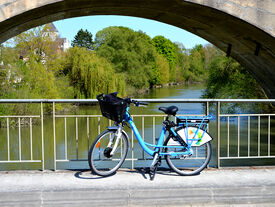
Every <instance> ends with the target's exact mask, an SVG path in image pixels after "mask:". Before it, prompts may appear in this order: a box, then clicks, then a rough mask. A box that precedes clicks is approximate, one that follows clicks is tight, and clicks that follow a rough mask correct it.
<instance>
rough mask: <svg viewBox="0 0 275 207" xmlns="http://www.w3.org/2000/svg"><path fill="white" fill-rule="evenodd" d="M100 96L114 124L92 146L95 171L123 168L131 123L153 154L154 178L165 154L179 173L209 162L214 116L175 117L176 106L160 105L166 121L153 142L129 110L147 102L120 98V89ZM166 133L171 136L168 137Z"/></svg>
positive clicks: (191, 172)
mask: <svg viewBox="0 0 275 207" xmlns="http://www.w3.org/2000/svg"><path fill="white" fill-rule="evenodd" d="M97 99H98V101H99V105H100V109H101V112H102V115H103V116H104V117H107V118H108V119H111V120H113V121H114V125H113V126H110V127H108V128H107V129H106V130H105V131H104V132H102V133H101V134H99V135H98V136H97V137H96V139H95V140H94V142H93V143H92V145H91V148H90V150H89V153H88V162H89V166H90V168H91V171H92V172H93V173H94V174H96V175H99V176H109V175H112V174H114V173H115V172H116V171H117V170H118V169H119V168H120V167H121V165H122V164H123V162H124V160H125V158H126V156H127V152H128V149H129V146H130V144H129V143H130V142H129V137H128V135H127V133H126V132H125V131H124V130H123V127H124V126H126V125H128V124H129V125H130V128H131V129H132V130H133V132H134V134H135V137H136V139H137V140H138V142H139V144H140V146H141V147H142V149H143V150H144V151H145V152H146V153H147V154H149V155H150V156H152V157H153V161H152V164H151V166H150V170H149V175H150V179H151V180H153V179H154V177H155V173H156V170H157V168H158V167H159V166H160V165H161V160H162V157H164V158H165V160H166V162H167V164H168V166H169V167H170V169H172V170H173V171H175V172H176V173H177V174H179V175H195V174H198V173H200V172H201V171H202V170H203V169H204V168H205V167H206V166H207V165H208V163H209V161H210V158H211V153H212V149H211V143H210V141H211V140H212V139H213V138H212V137H211V136H210V134H209V133H208V132H207V128H208V123H209V119H210V118H211V116H202V117H201V118H199V119H198V118H191V119H190V118H188V117H183V116H176V113H177V111H178V107H176V106H169V107H160V108H159V110H161V111H163V112H164V113H165V114H167V116H166V118H165V120H164V121H163V126H162V130H161V133H160V136H159V138H158V140H157V144H156V145H153V144H150V143H147V142H145V141H143V139H142V137H141V135H140V133H139V131H138V129H137V127H136V126H135V123H134V121H133V119H132V117H131V115H130V113H129V109H130V104H134V105H135V106H146V105H148V103H145V102H140V101H137V100H131V99H130V98H126V99H122V98H119V97H117V92H115V93H111V94H107V95H105V94H100V95H98V96H97ZM171 116H175V117H176V123H175V122H173V121H171V120H169V118H170V117H171ZM167 132H168V133H167ZM166 134H168V136H167V137H166V139H165V136H166ZM150 147H151V148H153V149H151V148H150Z"/></svg>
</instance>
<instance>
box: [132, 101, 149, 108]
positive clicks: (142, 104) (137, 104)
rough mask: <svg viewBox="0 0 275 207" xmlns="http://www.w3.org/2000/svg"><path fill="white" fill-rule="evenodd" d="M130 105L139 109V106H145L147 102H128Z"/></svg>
mask: <svg viewBox="0 0 275 207" xmlns="http://www.w3.org/2000/svg"><path fill="white" fill-rule="evenodd" d="M130 103H133V104H135V106H137V107H139V106H147V105H148V103H147V102H141V101H138V100H130Z"/></svg>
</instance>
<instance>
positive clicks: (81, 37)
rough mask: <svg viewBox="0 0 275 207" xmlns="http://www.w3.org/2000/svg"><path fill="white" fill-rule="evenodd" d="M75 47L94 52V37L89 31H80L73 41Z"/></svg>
mask: <svg viewBox="0 0 275 207" xmlns="http://www.w3.org/2000/svg"><path fill="white" fill-rule="evenodd" d="M72 46H73V47H85V48H87V49H88V50H92V49H93V48H94V42H93V35H92V33H91V32H89V31H88V30H87V29H86V30H85V31H84V30H83V29H80V30H79V31H78V32H77V34H76V35H75V37H74V40H73V41H72Z"/></svg>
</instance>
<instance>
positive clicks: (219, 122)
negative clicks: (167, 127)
mask: <svg viewBox="0 0 275 207" xmlns="http://www.w3.org/2000/svg"><path fill="white" fill-rule="evenodd" d="M139 100H140V101H146V102H149V103H166V104H168V103H192V104H198V103H200V104H203V105H204V106H203V107H204V109H203V110H202V111H204V113H203V114H197V115H194V114H193V115H191V114H188V116H198V115H208V114H209V113H210V107H212V108H213V107H215V108H216V110H215V117H216V124H215V125H216V126H215V129H214V127H213V126H211V129H212V130H214V131H215V133H216V136H214V139H215V142H216V146H215V151H216V167H218V168H219V167H220V166H221V161H222V160H239V159H260V158H275V154H272V153H271V151H272V150H271V149H273V148H274V147H275V141H274V142H273V143H272V142H271V141H272V137H275V134H274V133H272V132H273V131H274V130H273V131H272V129H274V127H275V126H273V125H272V124H271V119H272V118H273V117H275V114H221V104H224V103H272V104H274V103H275V99H256V100H255V99H253V100H251V99H139ZM10 103H12V104H21V103H28V104H37V103H39V104H40V105H41V106H40V114H39V115H17V116H15V115H1V116H0V118H3V119H5V120H6V128H7V130H6V131H7V133H6V146H7V149H6V151H7V156H6V157H5V158H1V157H0V164H1V163H29V162H41V169H42V170H44V169H45V146H44V145H45V144H44V143H45V140H44V137H45V135H44V134H45V132H44V110H43V104H46V103H47V104H52V131H53V134H52V139H50V138H49V139H48V140H46V141H47V142H52V143H53V156H52V159H53V165H54V166H53V169H54V170H56V169H57V163H62V162H70V161H86V160H87V159H83V158H82V157H81V156H79V133H80V132H79V124H78V122H79V120H80V119H82V120H83V119H86V132H85V137H86V138H85V139H86V144H87V146H86V149H87V151H86V154H87V152H88V150H89V147H90V145H91V143H92V141H93V140H92V139H91V127H90V122H92V120H96V121H93V122H95V123H96V125H97V126H94V127H96V128H97V130H94V131H93V132H94V134H99V133H100V132H101V131H102V129H103V128H102V126H101V120H102V116H101V115H66V114H65V115H64V114H62V115H60V114H57V113H56V104H62V103H70V104H81V103H86V104H87V103H88V104H96V103H97V100H96V99H85V100H84V99H65V100H61V99H59V100H55V99H48V100H45V99H39V100H38V99H15V100H13V99H0V104H10ZM210 105H211V106H210ZM182 115H184V114H182ZM132 116H133V118H134V119H136V118H141V127H140V131H141V135H142V137H143V138H145V137H144V136H145V134H144V133H145V126H147V124H146V125H145V119H146V120H148V119H151V129H152V135H153V136H152V137H153V139H152V143H153V144H154V143H155V137H156V135H157V134H156V125H157V124H156V119H157V118H159V117H165V115H159V114H158V115H132ZM244 117H247V119H246V123H247V126H246V128H247V138H243V137H242V136H241V134H242V133H240V130H241V129H242V127H241V126H240V124H241V123H243V122H242V121H241V119H242V120H243V119H244ZM253 117H257V120H258V122H257V124H258V127H257V130H258V131H257V133H258V138H257V139H258V140H257V154H256V155H254V154H253V153H251V147H252V145H251V118H253ZM262 117H266V118H267V132H266V134H267V143H265V142H264V141H266V140H263V139H262V138H261V137H262V134H261V132H262V131H261V118H262ZM10 118H13V119H15V118H16V119H18V129H17V131H18V150H17V151H18V154H19V159H11V157H10V149H11V148H13V146H11V142H10V125H9V119H10ZM22 118H24V119H29V142H30V146H29V147H28V148H24V151H29V153H30V159H22V156H21V154H22V143H21V138H22V137H21V119H22ZM33 118H36V119H40V122H39V123H40V130H41V149H39V150H40V152H41V159H34V157H33V145H32V142H33V139H34V138H33V135H32V131H33V124H32V119H33ZM59 119H63V122H64V138H63V141H62V146H64V152H62V153H64V156H63V158H58V157H57V148H58V147H59V144H57V137H56V121H57V120H59ZM68 119H74V121H75V130H74V131H75V146H74V148H75V149H74V153H73V154H74V156H75V157H74V158H72V156H71V155H69V154H68V153H69V145H68V126H67V122H68ZM235 119H237V124H235V122H234V124H231V121H232V120H235ZM224 120H225V121H224ZM253 120H254V119H253ZM109 125H111V121H110V120H109ZM235 125H236V126H235ZM232 127H233V128H237V142H236V143H234V141H232V140H231V139H232V138H231V133H230V129H231V128H232ZM221 128H222V130H223V131H226V130H227V131H226V133H227V136H223V137H222V140H221ZM95 131H96V132H95ZM130 133H131V135H130V134H129V135H130V136H129V137H130V141H131V149H130V150H131V151H130V152H129V154H128V155H129V156H128V157H127V160H128V161H130V162H131V168H134V166H135V161H136V160H140V159H146V158H145V155H144V152H143V153H142V156H141V157H135V156H134V154H135V153H134V134H133V132H130ZM93 138H95V136H93ZM244 139H246V140H247V143H246V144H245V145H246V146H244V144H241V141H243V140H244ZM273 139H274V138H273ZM221 141H223V142H225V143H226V144H225V145H223V146H222V147H221ZM232 143H234V144H233V147H234V148H235V147H236V149H234V150H232V151H236V154H235V155H232V154H231V148H233V147H232V146H231V145H232ZM266 145H267V147H266V150H265V151H264V152H262V151H263V150H262V149H261V147H262V146H266ZM70 147H71V146H70ZM244 147H246V149H247V153H246V155H241V153H240V152H241V150H240V149H243V148H244ZM221 149H225V150H226V153H223V154H225V155H221ZM49 159H50V158H49ZM48 168H49V167H48ZM50 168H52V167H50Z"/></svg>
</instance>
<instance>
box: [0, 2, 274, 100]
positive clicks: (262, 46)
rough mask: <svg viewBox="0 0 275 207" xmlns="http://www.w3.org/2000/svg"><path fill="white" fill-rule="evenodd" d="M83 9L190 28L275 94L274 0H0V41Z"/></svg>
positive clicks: (80, 13) (83, 13)
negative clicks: (233, 59)
mask: <svg viewBox="0 0 275 207" xmlns="http://www.w3.org/2000/svg"><path fill="white" fill-rule="evenodd" d="M87 15H126V16H136V17H143V18H148V19H153V20H157V21H160V22H164V23H168V24H171V25H174V26H177V27H180V28H182V29H185V30H187V31H189V32H192V33H193V34H196V35H198V36H200V37H202V38H204V39H206V40H208V41H209V42H211V43H212V44H214V45H216V46H217V47H218V48H220V49H221V50H223V51H225V52H227V54H228V55H231V56H232V57H233V58H235V59H236V60H237V61H239V62H240V63H241V64H242V65H243V66H244V67H246V68H247V69H248V70H249V71H250V73H251V74H253V76H254V77H255V78H256V79H257V80H258V82H259V83H260V84H261V86H262V87H263V89H264V91H265V93H266V95H267V96H268V97H269V98H275V38H274V37H275V0H188V1H187V0H1V2H0V43H1V42H4V41H6V40H7V39H9V38H11V37H13V36H15V35H17V34H19V33H21V32H23V31H26V30H28V29H30V28H32V27H35V26H38V25H42V24H45V23H48V22H52V21H56V20H60V19H66V18H71V17H79V16H87Z"/></svg>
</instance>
